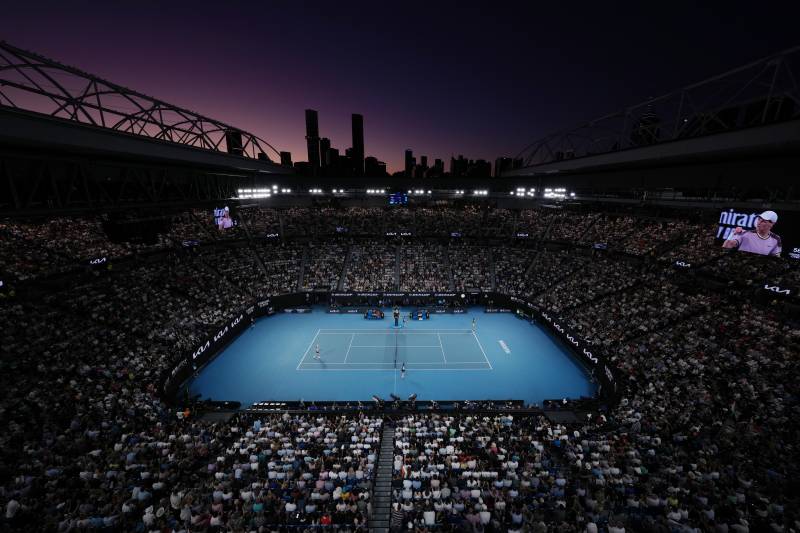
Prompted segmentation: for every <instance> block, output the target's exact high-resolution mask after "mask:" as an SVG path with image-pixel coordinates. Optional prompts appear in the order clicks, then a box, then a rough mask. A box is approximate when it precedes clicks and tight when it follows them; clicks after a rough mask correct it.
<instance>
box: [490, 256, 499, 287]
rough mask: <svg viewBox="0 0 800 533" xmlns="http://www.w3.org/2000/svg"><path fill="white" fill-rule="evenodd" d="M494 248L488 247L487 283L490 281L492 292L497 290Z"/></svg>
mask: <svg viewBox="0 0 800 533" xmlns="http://www.w3.org/2000/svg"><path fill="white" fill-rule="evenodd" d="M494 252H495V249H494V248H489V274H490V278H489V283H491V287H492V292H494V291H496V290H497V264H496V263H495V261H494Z"/></svg>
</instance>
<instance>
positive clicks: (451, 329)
mask: <svg viewBox="0 0 800 533" xmlns="http://www.w3.org/2000/svg"><path fill="white" fill-rule="evenodd" d="M320 331H369V332H371V333H385V334H389V332H391V331H396V332H397V333H398V334H400V335H403V334H406V333H409V334H411V335H413V334H414V333H419V332H421V331H431V332H436V331H461V332H463V333H469V332H470V331H469V330H468V329H464V328H461V329H456V328H447V329H431V328H428V329H415V330H414V331H397V330H395V329H390V330H380V329H356V328H322V329H321V330H320Z"/></svg>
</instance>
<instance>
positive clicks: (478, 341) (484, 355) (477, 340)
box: [472, 331, 494, 370]
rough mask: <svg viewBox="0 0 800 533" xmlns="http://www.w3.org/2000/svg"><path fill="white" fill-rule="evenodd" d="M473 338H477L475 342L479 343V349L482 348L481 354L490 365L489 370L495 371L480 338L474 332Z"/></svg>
mask: <svg viewBox="0 0 800 533" xmlns="http://www.w3.org/2000/svg"><path fill="white" fill-rule="evenodd" d="M472 336H473V337H475V342H477V343H478V348H480V349H481V353H482V354H483V358H484V359H486V364H488V365H489V370H494V369H493V368H492V363H490V362H489V358H488V357H486V352H484V351H483V345H482V344H481V341H480V340H479V339H478V336H477V335H475V332H474V331H473V332H472Z"/></svg>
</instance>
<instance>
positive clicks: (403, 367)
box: [400, 363, 406, 379]
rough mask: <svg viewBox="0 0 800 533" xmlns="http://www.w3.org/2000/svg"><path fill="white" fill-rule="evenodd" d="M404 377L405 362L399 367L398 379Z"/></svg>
mask: <svg viewBox="0 0 800 533" xmlns="http://www.w3.org/2000/svg"><path fill="white" fill-rule="evenodd" d="M405 377H406V364H405V363H403V365H402V366H401V367H400V379H404V378H405Z"/></svg>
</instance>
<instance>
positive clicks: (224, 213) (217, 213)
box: [214, 205, 236, 231]
mask: <svg viewBox="0 0 800 533" xmlns="http://www.w3.org/2000/svg"><path fill="white" fill-rule="evenodd" d="M214 224H215V225H216V226H217V229H219V230H220V231H224V230H226V229H230V228H232V227H233V226H235V225H236V222H235V221H234V219H233V217H232V216H231V211H230V209H229V208H228V206H227V205H226V206H225V207H221V208H215V209H214Z"/></svg>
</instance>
